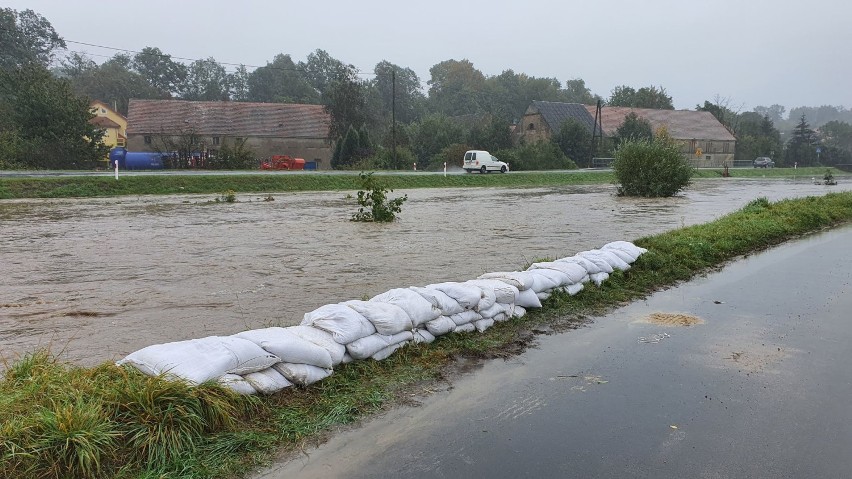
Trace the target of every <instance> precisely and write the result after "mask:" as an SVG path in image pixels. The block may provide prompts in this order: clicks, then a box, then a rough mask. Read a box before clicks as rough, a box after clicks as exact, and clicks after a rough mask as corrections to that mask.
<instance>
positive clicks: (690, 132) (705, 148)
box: [586, 105, 737, 168]
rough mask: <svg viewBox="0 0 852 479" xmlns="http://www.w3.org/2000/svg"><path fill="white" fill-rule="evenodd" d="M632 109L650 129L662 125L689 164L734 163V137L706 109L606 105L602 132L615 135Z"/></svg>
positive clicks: (699, 165) (602, 112) (716, 164)
mask: <svg viewBox="0 0 852 479" xmlns="http://www.w3.org/2000/svg"><path fill="white" fill-rule="evenodd" d="M586 109H587V110H588V112H589V115H590V116H592V117H593V118H594V114H595V106H590V105H587V106H586ZM631 112H632V113H636V115H637V116H638V117H640V118H644V119H645V120H647V121H648V123H650V124H651V130H653V131H658V130H659V129H660V128H663V127H664V128H665V129H666V130H667V131H668V133H669V136H671V137H672V138H674V139H675V140H677V141H678V142H679V143H680V144H681V152H682V153H683V155H684V156H685V157H687V158H688V159H689V162H690V164H692V166H694V167H697V168H718V167H722V166H724V165H733V164H734V152H735V150H736V144H737V139H736V138H735V137H734V135H733V134H732V133H731V132H730V131H729V130H728V129H727V128H725V126H724V125H722V124H721V123H720V122H719V120H717V119H716V117H715V116H713V114H712V113H710V112H709V111H693V110H653V109H650V108H630V107H621V106H605V107H603V108H601V126H602V128H603V132H604V135H605V136H607V137H613V136H615V132H616V130H618V127H619V126H621V124H622V123H624V118H625V117H626V116H627V115H628V114H629V113H631Z"/></svg>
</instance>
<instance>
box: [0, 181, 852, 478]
mask: <svg viewBox="0 0 852 479" xmlns="http://www.w3.org/2000/svg"><path fill="white" fill-rule="evenodd" d="M799 171H800V173H801V170H799ZM514 176H515V175H504V176H499V175H484V178H483V179H482V180H475V181H486V180H488V179H489V178H492V177H497V178H500V177H505V178H512V177H514ZM521 176H522V175H517V177H521ZM475 177H476V176H475V175H471V176H467V175H465V176H463V178H475ZM424 178H427V177H426V176H424ZM439 178H443V177H439ZM224 179H231V178H224ZM7 181H8V180H7ZM113 181H114V180H113ZM502 186H506V185H502ZM398 187H399V188H402V186H398ZM850 220H852V193H850V192H843V193H834V194H828V195H825V196H820V197H807V198H802V199H796V200H782V201H778V202H770V201H768V200H766V199H765V198H761V199H757V200H754V201H751V202H750V203H749V204H748V205H746V206H745V207H744V208H742V209H741V210H739V211H737V212H735V213H732V214H729V215H726V216H723V217H721V218H719V219H717V220H715V221H712V222H709V223H706V224H701V225H696V226H690V227H685V228H680V229H676V230H673V231H670V232H666V233H662V234H658V235H654V236H649V237H645V238H641V239H638V240H636V241H635V242H636V243H637V244H639V245H641V246H643V247H645V248H647V249H648V250H649V252H648V253H647V254H645V255H643V256H642V257H640V259H639V260H638V261H637V262H636V263H634V265H633V268H632V269H630V270H629V271H627V272H625V273H618V274H614V275H613V276H612V277H611V278H610V280H609V281H607V282H605V283H603V286H602V287H601V288H599V289H598V288H588V289H586V290H584V291H583V292H582V293H580V294H579V295H577V296H573V297H569V296H567V295H554V296H553V297H551V298H550V299H549V300H548V301H547V302H546V304H545V307H544V308H542V309H541V310H537V311H532V312H530V314H528V315H527V316H525V317H524V318H522V319H515V320H511V321H509V322H506V323H500V324H499V325H497V326H495V327H493V328H492V329H490V330H488V331H487V332H486V333H484V334H478V333H471V334H451V335H447V336H442V337H441V338H439V339H438V340H437V341H436V342H435V343H433V344H431V345H417V346H408V347H405V348H403V349H401V350H400V351H398V352H397V353H396V354H394V355H393V356H391V357H390V358H389V359H387V360H385V361H381V362H376V361H361V362H355V363H351V364H347V365H341V366H339V367H337V368H336V369H335V372H334V374H333V375H332V376H331V377H329V378H327V379H325V380H323V381H321V382H319V383H316V384H314V385H312V386H310V387H307V388H299V389H297V388H289V389H288V390H285V391H284V392H281V393H279V394H276V395H273V396H270V397H262V398H257V397H241V396H235V395H232V394H230V393H228V392H226V391H224V390H222V389H220V388H218V387H216V386H213V385H209V386H208V385H204V386H202V387H197V388H190V387H187V386H185V385H183V384H180V383H175V382H169V381H165V380H162V379H159V378H149V377H146V376H143V375H142V374H140V373H138V372H136V371H134V370H126V369H122V368H119V367H116V366H114V365H113V364H111V363H104V364H102V365H100V366H97V367H93V368H86V367H78V366H74V365H70V364H65V363H62V362H59V361H58V360H56V358H55V357H54V356H53V355H52V354H51V353H50V352H47V351H39V352H35V353H32V354H30V355H28V356H27V357H25V358H23V359H21V360H18V361H16V362H15V363H12V364H8V365H7V366H6V371H5V373H4V377H3V379H2V382H0V476H3V477H233V476H240V475H244V474H245V473H246V472H247V471H250V470H251V468H250V465H252V464H257V463H259V462H262V461H264V460H266V459H268V458H269V457H271V455H272V454H273V453H274V452H275V451H277V450H278V449H279V448H282V447H283V448H284V449H285V450H290V451H294V450H298V448H299V447H300V446H301V445H302V444H304V443H305V442H312V441H319V440H322V438H323V436H325V435H327V434H329V432H330V430H331V428H332V427H334V426H338V425H344V424H350V423H353V422H355V421H357V420H359V419H361V418H364V417H366V416H369V415H370V414H372V413H374V412H376V411H379V410H382V409H384V408H387V407H389V406H391V405H393V404H394V403H397V402H400V401H405V400H408V398H410V396H411V394H422V393H424V392H426V391H428V388H429V384H431V383H432V382H434V381H437V380H442V379H445V378H447V377H448V375H449V374H451V373H452V371H453V369H452V366H453V365H458V364H459V361H458V360H459V359H460V358H466V359H473V360H476V359H479V358H489V357H505V356H508V355H512V354H514V353H516V352H517V351H519V350H522V349H523V348H524V347H526V346H527V345H528V344H529V341H530V340H531V338H532V337H533V336H534V334H535V333H534V331H535V330H536V329H537V328H541V327H542V326H549V327H551V328H555V329H561V328H570V327H573V326H576V325H578V324H581V323H582V322H583V321H585V320H587V318H588V317H589V316H591V315H597V314H601V313H603V312H605V311H607V310H609V309H611V308H614V307H616V306H618V305H620V304H623V303H624V302H628V301H632V300H635V299H638V298H641V297H643V296H646V295H648V294H649V293H651V292H653V291H655V290H658V289H661V288H665V287H668V286H671V285H673V284H676V283H678V282H680V281H684V280H688V279H689V278H691V277H693V276H695V275H697V274H701V273H702V272H704V271H707V270H709V269H712V268H715V267H718V266H720V265H721V264H724V263H725V262H727V261H730V260H732V259H735V258H737V257H738V256H742V255H747V254H749V253H752V252H755V251H760V250H762V249H765V248H768V247H771V246H772V245H775V244H778V243H781V242H783V241H786V240H789V239H793V238H796V237H798V236H801V235H804V234H808V233H812V232H816V231H819V230H822V229H824V228H828V227H832V226H836V225H839V224H844V223H848V222H850ZM624 239H630V238H624ZM517 266H518V267H519V268H520V267H523V265H517Z"/></svg>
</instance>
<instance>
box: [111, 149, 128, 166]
mask: <svg viewBox="0 0 852 479" xmlns="http://www.w3.org/2000/svg"><path fill="white" fill-rule="evenodd" d="M126 155H127V148H124V147H123V146H117V147H115V148H113V149H111V150H109V167H110V168H115V162H116V161H117V162H118V167H119V168H124V157H125V156H126Z"/></svg>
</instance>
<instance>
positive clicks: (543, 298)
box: [535, 291, 551, 301]
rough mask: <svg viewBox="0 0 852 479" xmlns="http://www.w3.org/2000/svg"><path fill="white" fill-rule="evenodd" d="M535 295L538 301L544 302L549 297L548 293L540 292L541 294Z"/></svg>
mask: <svg viewBox="0 0 852 479" xmlns="http://www.w3.org/2000/svg"><path fill="white" fill-rule="evenodd" d="M535 295H536V296H537V297H538V299H539V300H541V301H546V300H547V298H549V297H550V295H551V293H550V292H548V291H542V292H541V293H536V294H535Z"/></svg>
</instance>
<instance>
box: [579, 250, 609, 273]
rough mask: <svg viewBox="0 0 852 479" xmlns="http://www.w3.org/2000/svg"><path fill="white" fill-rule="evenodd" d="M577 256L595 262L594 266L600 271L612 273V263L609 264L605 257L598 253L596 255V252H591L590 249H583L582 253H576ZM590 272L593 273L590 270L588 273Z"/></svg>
mask: <svg viewBox="0 0 852 479" xmlns="http://www.w3.org/2000/svg"><path fill="white" fill-rule="evenodd" d="M577 256H579V257H581V258H585V259H587V260H589V261H591V262H592V263H595V266H597V267H598V269H600V272H603V273H612V272H613V271H614V270H613V269H612V265H611V264H609V261H607V260H606V258H603V257H601V256H600V255H597V254H595V253H592V252H590V251H583V252H582V253H577ZM591 274H593V273H591V272H590V273H589V275H591Z"/></svg>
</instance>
